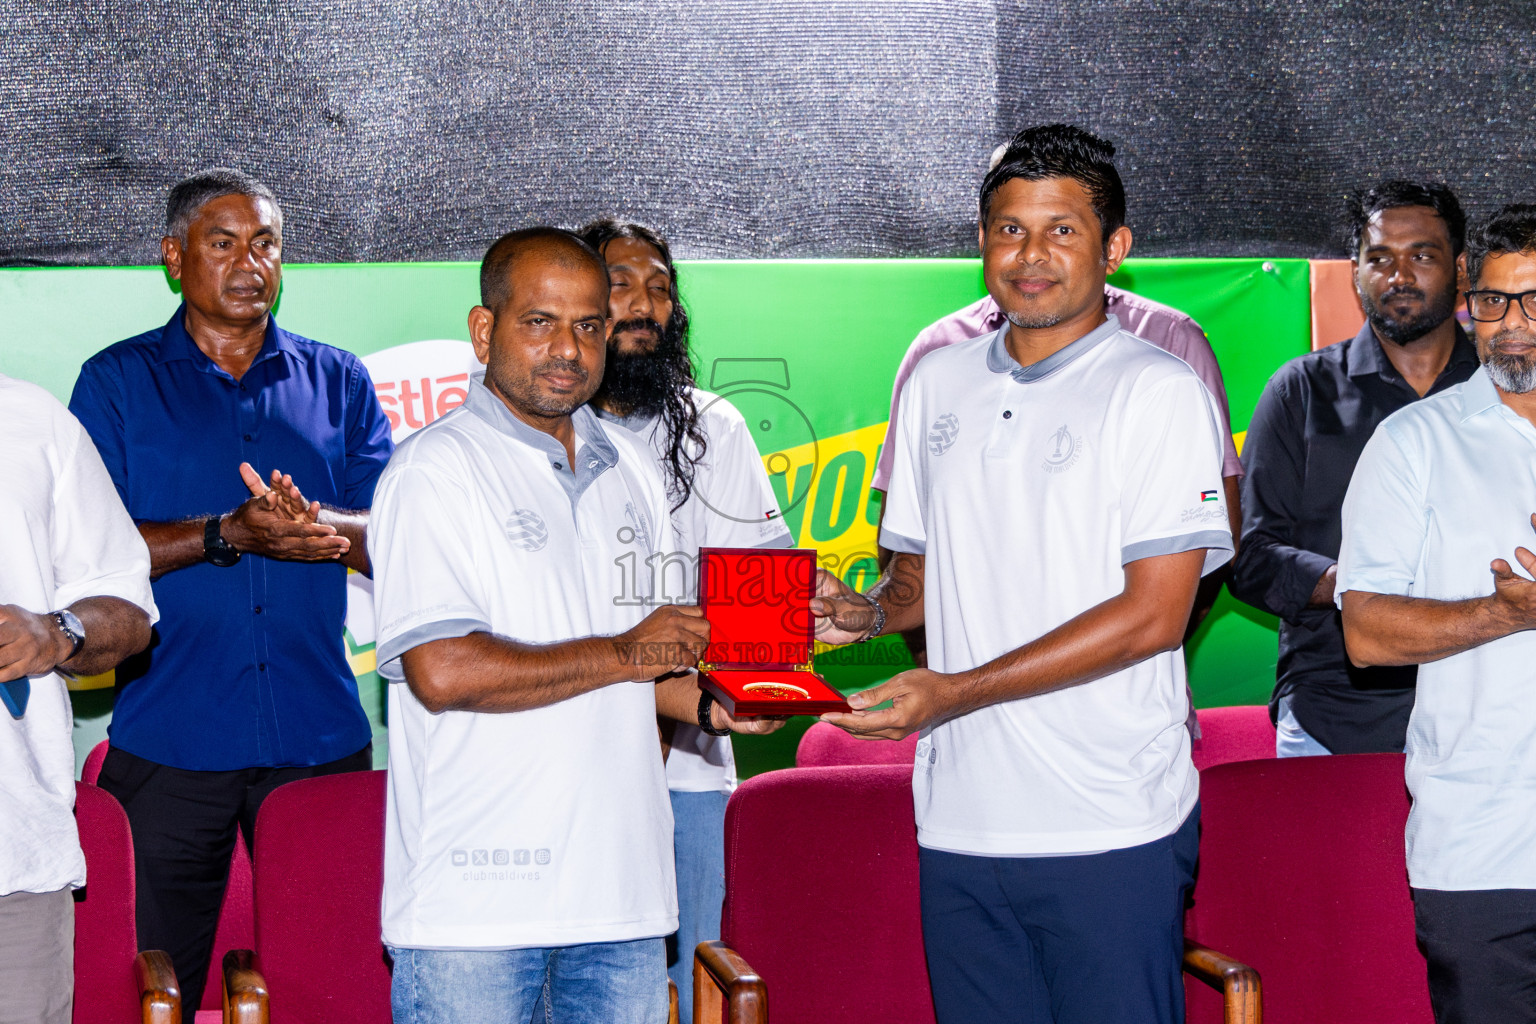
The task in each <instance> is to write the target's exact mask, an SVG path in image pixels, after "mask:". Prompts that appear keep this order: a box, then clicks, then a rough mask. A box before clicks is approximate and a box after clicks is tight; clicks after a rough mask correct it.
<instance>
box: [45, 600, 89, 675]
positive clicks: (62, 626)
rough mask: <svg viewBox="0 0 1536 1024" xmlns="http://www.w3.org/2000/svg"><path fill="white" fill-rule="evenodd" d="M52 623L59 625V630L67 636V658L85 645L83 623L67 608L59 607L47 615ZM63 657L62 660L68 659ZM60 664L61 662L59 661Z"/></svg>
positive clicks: (71, 656) (77, 652)
mask: <svg viewBox="0 0 1536 1024" xmlns="http://www.w3.org/2000/svg"><path fill="white" fill-rule="evenodd" d="M48 617H49V618H50V619H52V620H53V623H54V625H56V626H58V627H59V632H60V633H63V634H64V635H65V636H67V637H69V644H70V646H69V658H73V657H74V656H75V655H77V654H79V653H80V648H82V647H84V646H85V625H84V623H82V622H81V621H80V616H78V615H76V614H75V613H74V612H72V611H70V610H69V609H68V608H61V609H60V610H59V611H56V612H53V613H51V614H50V615H49V616H48ZM69 658H65V659H64V661H68V660H69ZM61 664H62V663H61Z"/></svg>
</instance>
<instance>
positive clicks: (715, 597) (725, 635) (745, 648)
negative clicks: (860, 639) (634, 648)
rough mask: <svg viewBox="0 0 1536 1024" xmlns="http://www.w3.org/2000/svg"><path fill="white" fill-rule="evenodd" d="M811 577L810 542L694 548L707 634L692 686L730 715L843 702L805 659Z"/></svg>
mask: <svg viewBox="0 0 1536 1024" xmlns="http://www.w3.org/2000/svg"><path fill="white" fill-rule="evenodd" d="M815 583H816V552H815V551H814V550H813V549H811V548H702V549H700V551H699V607H700V608H702V609H703V611H704V618H705V619H706V620H708V622H709V630H710V640H709V647H708V648H706V650H705V652H704V657H703V658H702V659H700V661H699V686H701V687H702V688H704V689H706V690H708V691H709V692H710V693H712V694H714V695H715V699H716V700H717V701H719V702H720V704H721V706H723V707H724V708H725V710H726V711H728V712H730V714H731V715H732V717H735V718H751V717H754V716H757V715H820V714H823V713H825V712H828V711H848V710H850V709H849V707H848V702H847V701H845V700H844V699H843V696H842V694H840V693H838V692H837V691H836V690H835V689H833V688H832V687H831V686H829V685H828V684H827V681H826V680H825V679H823V678H821V676H819V675H817V674H816V671H815V669H814V668H813V667H812V664H811V653H812V646H813V644H812V641H813V637H814V632H813V628H814V619H813V617H812V615H811V597H812V595H813V594H814V592H815Z"/></svg>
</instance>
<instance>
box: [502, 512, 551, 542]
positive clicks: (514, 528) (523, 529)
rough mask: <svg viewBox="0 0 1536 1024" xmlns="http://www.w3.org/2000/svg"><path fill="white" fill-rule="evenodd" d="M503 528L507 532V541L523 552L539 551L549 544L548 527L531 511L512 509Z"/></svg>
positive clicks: (541, 518)
mask: <svg viewBox="0 0 1536 1024" xmlns="http://www.w3.org/2000/svg"><path fill="white" fill-rule="evenodd" d="M503 528H504V529H505V530H506V531H507V540H509V541H511V542H512V543H513V544H516V545H517V546H518V547H520V548H522V549H523V550H524V551H540V550H543V548H544V545H545V544H548V543H549V527H548V526H546V525H544V519H543V517H541V516H540V515H539V514H538V513H537V512H535V511H533V510H532V509H527V508H516V509H513V510H512V514H511V515H510V516H508V517H507V521H506V524H505V526H504V527H503Z"/></svg>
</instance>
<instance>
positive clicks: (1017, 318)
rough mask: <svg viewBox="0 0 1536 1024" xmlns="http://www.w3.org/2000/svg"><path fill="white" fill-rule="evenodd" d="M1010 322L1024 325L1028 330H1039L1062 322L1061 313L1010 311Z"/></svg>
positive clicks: (1019, 325) (1020, 325)
mask: <svg viewBox="0 0 1536 1024" xmlns="http://www.w3.org/2000/svg"><path fill="white" fill-rule="evenodd" d="M1008 322H1009V323H1011V324H1013V326H1015V327H1022V328H1024V329H1025V330H1026V331H1038V330H1040V329H1041V328H1045V327H1055V326H1056V325H1057V324H1059V323H1061V314H1060V313H1044V312H1041V313H1009V314H1008Z"/></svg>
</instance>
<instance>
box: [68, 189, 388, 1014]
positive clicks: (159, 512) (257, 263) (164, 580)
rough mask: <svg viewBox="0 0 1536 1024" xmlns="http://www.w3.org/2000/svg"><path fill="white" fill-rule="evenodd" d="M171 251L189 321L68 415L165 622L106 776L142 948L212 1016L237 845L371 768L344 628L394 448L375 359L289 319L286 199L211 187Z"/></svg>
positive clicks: (128, 348) (152, 340) (132, 684)
mask: <svg viewBox="0 0 1536 1024" xmlns="http://www.w3.org/2000/svg"><path fill="white" fill-rule="evenodd" d="M160 244H161V254H162V256H163V258H164V261H165V266H166V269H167V271H168V273H169V276H170V277H171V278H172V279H173V280H177V281H179V282H180V283H181V295H182V299H183V305H182V307H181V308H180V309H178V310H177V311H176V314H175V316H173V317H172V318H171V321H170V322H169V323H168V324H166V325H165V326H164V327H160V328H157V329H155V330H152V331H149V332H147V333H144V334H141V335H139V336H138V337H135V338H129V339H128V340H126V341H121V342H118V343H117V344H115V345H112V346H111V347H109V348H107V349H106V350H104V351H102V352H100V353H98V354H97V355H95V356H93V357H92V358H91V359H90V360H89V361H88V362H86V364H85V366H84V367H83V368H82V369H81V372H80V379H79V381H78V382H77V383H76V385H75V392H74V396H73V397H72V398H71V400H70V410H71V411H72V412H73V413H74V414H75V415H76V416H77V417H78V418H79V419H80V421H81V422H82V423H83V424H84V425H85V428H86V430H87V431H88V432H89V433H90V435H91V438H92V440H93V441H95V443H96V446H97V448H98V449H99V450H100V451H101V455H102V458H103V460H104V461H105V463H106V466H107V470H108V472H109V473H110V474H111V476H112V480H113V483H115V484H116V486H117V489H118V492H119V493H120V494H121V495H122V499H123V503H124V504H125V505H126V506H127V507H128V512H129V514H130V515H131V516H132V517H133V519H134V521H135V522H136V523H137V524H138V527H139V532H140V533H141V534H142V535H143V537H144V540H145V541H146V542H147V543H148V545H149V551H150V563H151V569H150V572H151V576H152V577H153V579H154V593H155V601H156V602H157V604H158V605H159V607H160V611H161V618H160V622H159V625H158V627H157V629H156V638H155V640H154V642H153V643H152V644H151V646H150V649H149V650H148V651H147V652H146V653H145V654H144V655H143V656H141V657H140V658H138V659H136V660H134V661H130V662H127V663H125V664H124V665H123V666H122V667H120V668H119V669H118V677H117V679H118V685H117V698H116V704H115V706H114V709H113V720H112V725H111V743H112V746H111V750H110V752H109V753H108V755H107V760H106V763H105V764H104V765H103V767H102V773H101V780H100V781H101V785H102V787H103V788H104V789H106V790H108V791H109V792H111V793H112V794H113V795H114V796H116V797H117V798H118V799H119V800H120V801H121V802H122V804H123V806H124V807H125V808H126V809H127V811H128V818H129V822H130V823H131V825H132V827H133V840H134V855H135V861H136V868H137V873H138V930H139V945H140V948H147V949H154V948H158V949H165V950H167V951H169V952H170V954H171V956H172V959H173V960H174V962H175V965H176V973H177V976H178V979H179V981H180V984H181V991H182V996H183V1002H182V1005H184V1006H188V1007H191V1008H196V1007H197V1006H198V1004H199V1001H200V998H201V995H202V992H203V987H204V979H205V976H206V975H207V972H208V961H209V958H210V956H211V953H212V946H213V936H214V930H215V926H216V924H217V920H218V914H219V907H220V903H221V901H222V899H223V893H224V886H225V883H226V881H227V877H228V870H229V859H230V854H231V851H232V849H233V847H234V843H235V836H236V829H237V828H238V829H239V830H240V831H242V832H244V834H245V838H246V843H247V845H249V844H250V843H251V841H252V827H253V826H254V824H255V821H256V812H257V810H258V808H259V807H260V805H261V801H262V800H263V799H264V798H265V797H266V795H267V794H268V793H270V792H271V791H272V790H273V789H275V788H276V787H277V786H278V785H281V784H282V783H284V782H288V781H292V780H294V779H299V778H307V777H310V776H315V775H324V774H329V773H332V772H338V771H351V770H361V769H367V768H369V767H371V750H370V742H369V741H370V735H371V733H370V729H369V725H368V719H367V716H366V714H364V712H363V708H362V706H361V704H360V703H359V701H358V695H357V684H356V681H355V680H354V678H353V675H352V672H351V670H350V668H349V667H348V664H347V660H346V652H345V650H344V648H343V640H342V625H343V618H344V615H345V608H346V603H345V602H346V599H345V586H346V573H347V569H348V568H349V567H350V568H353V569H356V570H358V571H359V572H363V573H367V572H369V571H370V567H369V563H368V553H367V547H366V546H365V544H364V542H363V535H364V529H365V527H366V525H367V521H368V512H367V509H368V506H369V505H370V504H371V503H372V501H373V488H374V484H375V482H376V481H377V480H378V477H379V473H380V472H381V471H382V470H383V468H384V464H385V463H386V462H387V461H388V459H389V455H390V452H391V451H392V450H393V445H392V443H391V441H390V434H389V423H388V421H387V420H386V419H385V416H384V413H383V411H382V410H381V409H380V407H379V403H378V400H377V398H376V397H375V394H374V390H373V383H372V381H370V380H369V377H368V372H367V370H365V369H364V367H363V365H362V363H361V362H360V361H359V360H358V359H357V358H356V357H355V356H352V355H351V354H349V353H346V352H343V351H341V350H340V349H336V348H333V347H331V346H328V345H322V344H319V343H317V342H314V341H310V340H308V339H306V338H301V337H299V336H297V335H294V334H290V333H288V332H287V331H284V330H282V329H281V328H280V327H278V326H277V324H276V322H275V321H274V320H273V318H272V315H271V309H272V305H273V303H274V302H275V301H276V300H277V295H278V286H279V282H280V279H281V273H282V211H281V210H280V209H279V208H278V204H277V200H276V197H275V196H273V194H272V192H271V190H270V189H268V188H267V187H266V186H265V185H262V184H261V183H260V182H258V181H256V180H255V179H254V178H251V177H250V176H248V175H245V174H242V173H240V172H238V171H230V170H224V169H215V170H211V171H205V172H203V173H201V174H198V175H194V176H193V177H191V178H188V179H186V180H184V181H182V182H180V183H179V184H177V185H176V186H175V188H173V189H172V190H171V194H170V198H169V201H168V203H167V209H166V236H165V238H164V239H162V240H161V243H160ZM256 467H260V473H258V471H257V469H256ZM263 474H270V475H269V476H263ZM268 482H270V487H269V486H268ZM301 488H302V491H301Z"/></svg>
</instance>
